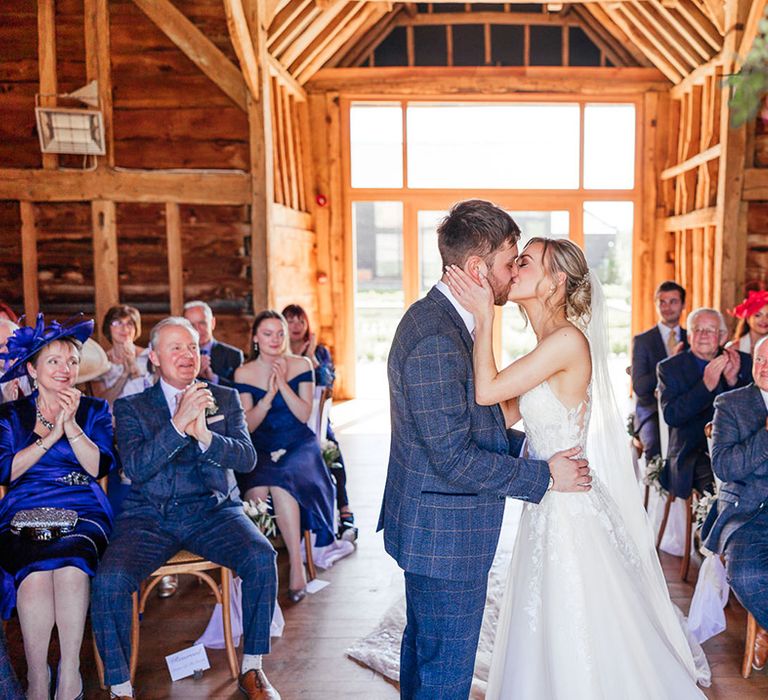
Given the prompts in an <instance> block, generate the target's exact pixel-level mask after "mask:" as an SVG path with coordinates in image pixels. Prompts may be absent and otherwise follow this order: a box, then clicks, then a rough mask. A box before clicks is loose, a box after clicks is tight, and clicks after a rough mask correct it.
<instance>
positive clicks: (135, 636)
mask: <svg viewBox="0 0 768 700" xmlns="http://www.w3.org/2000/svg"><path fill="white" fill-rule="evenodd" d="M131 600H132V602H133V615H132V620H131V666H130V671H131V683H134V682H135V680H136V667H137V666H138V665H139V594H138V592H136V591H134V592H133V595H132V596H131Z"/></svg>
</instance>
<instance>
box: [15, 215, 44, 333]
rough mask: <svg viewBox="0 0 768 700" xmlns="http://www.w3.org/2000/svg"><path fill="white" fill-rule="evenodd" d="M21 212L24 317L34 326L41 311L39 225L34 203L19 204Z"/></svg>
mask: <svg viewBox="0 0 768 700" xmlns="http://www.w3.org/2000/svg"><path fill="white" fill-rule="evenodd" d="M19 208H20V211H21V276H22V286H23V287H24V315H25V316H26V317H27V325H28V326H29V325H34V324H35V318H37V312H38V311H39V310H40V299H39V296H38V291H37V224H36V223H35V206H34V204H32V202H19Z"/></svg>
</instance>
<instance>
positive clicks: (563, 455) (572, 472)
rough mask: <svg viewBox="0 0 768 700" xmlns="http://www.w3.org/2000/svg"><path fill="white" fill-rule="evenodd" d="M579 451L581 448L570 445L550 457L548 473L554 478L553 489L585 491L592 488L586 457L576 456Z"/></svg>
mask: <svg viewBox="0 0 768 700" xmlns="http://www.w3.org/2000/svg"><path fill="white" fill-rule="evenodd" d="M580 451H581V448H579V447H572V448H571V449H569V450H563V451H562V452H557V453H555V454H554V455H553V456H552V457H551V459H550V460H549V473H550V474H551V475H552V478H553V480H554V484H553V485H552V490H553V491H565V492H572V493H573V492H579V493H585V492H587V491H589V490H590V489H591V488H592V477H591V476H590V474H589V463H588V462H587V460H586V459H581V458H577V457H576V455H577V454H579V452H580Z"/></svg>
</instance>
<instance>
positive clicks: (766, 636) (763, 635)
mask: <svg viewBox="0 0 768 700" xmlns="http://www.w3.org/2000/svg"><path fill="white" fill-rule="evenodd" d="M766 661H768V632H766V631H765V630H764V629H763V628H762V627H759V628H758V630H757V636H756V637H755V658H754V659H752V668H754V669H755V671H762V670H763V669H764V668H765V662H766Z"/></svg>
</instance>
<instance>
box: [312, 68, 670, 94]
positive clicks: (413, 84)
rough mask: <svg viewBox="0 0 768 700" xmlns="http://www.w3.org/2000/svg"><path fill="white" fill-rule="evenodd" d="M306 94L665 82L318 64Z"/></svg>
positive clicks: (603, 75) (625, 74)
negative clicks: (336, 66) (325, 66)
mask: <svg viewBox="0 0 768 700" xmlns="http://www.w3.org/2000/svg"><path fill="white" fill-rule="evenodd" d="M305 88H306V90H307V93H309V94H312V93H316V92H328V91H330V92H334V91H335V92H339V93H344V94H345V95H350V96H353V97H355V96H360V97H361V98H362V97H367V96H374V95H375V96H386V97H390V96H391V97H400V98H407V97H410V96H413V95H421V96H429V97H430V98H431V97H435V98H450V97H452V96H456V97H460V96H462V95H493V96H498V97H503V96H505V95H518V94H520V93H529V94H533V93H543V92H554V93H558V94H567V95H574V94H580V93H581V94H589V95H604V94H606V93H609V94H614V95H619V94H627V95H634V94H642V93H645V92H648V91H649V90H658V91H666V90H668V89H669V83H668V82H667V80H666V79H665V76H664V75H663V73H661V72H660V71H659V70H657V69H655V68H591V67H589V68H581V67H573V68H569V69H568V70H567V71H564V70H563V69H562V67H560V66H529V67H511V66H509V67H498V66H478V67H454V68H445V67H443V66H439V67H433V66H420V67H416V68H408V67H392V68H324V69H322V70H320V71H318V72H317V73H316V74H315V75H313V76H312V78H311V79H310V80H309V81H308V82H307V83H306V84H305Z"/></svg>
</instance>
